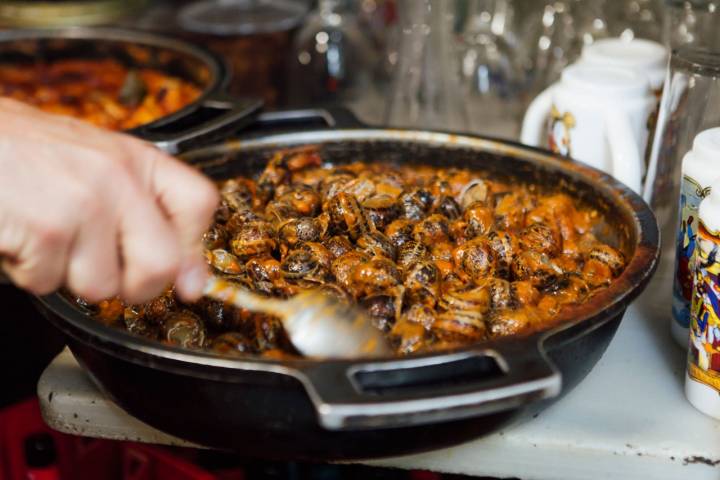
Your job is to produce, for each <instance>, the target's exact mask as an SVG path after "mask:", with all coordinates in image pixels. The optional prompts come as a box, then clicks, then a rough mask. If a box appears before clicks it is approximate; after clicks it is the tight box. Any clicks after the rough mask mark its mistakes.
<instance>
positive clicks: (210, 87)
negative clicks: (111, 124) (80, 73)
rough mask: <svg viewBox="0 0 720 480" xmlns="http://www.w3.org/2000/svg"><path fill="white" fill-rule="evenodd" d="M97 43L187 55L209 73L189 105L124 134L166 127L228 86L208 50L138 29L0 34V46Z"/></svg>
mask: <svg viewBox="0 0 720 480" xmlns="http://www.w3.org/2000/svg"><path fill="white" fill-rule="evenodd" d="M53 39H67V40H98V41H104V42H118V43H120V42H122V43H131V44H136V45H142V46H147V47H154V48H162V49H166V50H172V51H174V52H177V53H183V54H187V55H190V56H191V57H193V58H195V59H197V60H198V61H200V62H201V63H203V64H204V65H205V66H206V67H207V68H208V70H209V71H210V81H209V82H208V84H207V85H206V86H204V88H203V91H202V93H201V94H200V96H199V97H198V98H197V99H196V100H195V101H194V102H192V103H190V104H188V105H186V106H184V107H183V108H181V109H180V110H177V111H176V112H173V113H171V114H169V115H165V116H163V117H160V118H158V119H155V120H153V121H152V122H149V123H146V124H143V125H140V126H138V127H136V128H133V129H131V130H128V131H127V132H128V133H134V132H136V131H140V129H148V128H153V127H154V126H156V125H160V124H163V125H165V124H168V123H171V122H172V121H174V120H176V119H179V118H182V117H185V116H186V115H189V114H191V112H193V111H194V110H195V108H196V107H197V105H199V104H200V103H202V102H203V101H204V100H206V99H207V98H208V97H209V96H210V95H212V94H213V93H216V92H219V91H224V90H225V89H226V88H227V86H228V85H229V84H230V80H231V79H232V76H231V74H230V69H229V68H228V66H227V64H226V63H225V62H224V61H223V60H222V59H221V58H220V57H219V56H218V55H216V54H214V53H212V52H211V51H209V50H207V49H205V48H203V47H200V46H198V45H194V44H192V43H189V42H186V41H184V40H180V39H177V38H172V37H167V36H163V35H158V34H155V33H149V32H146V31H142V30H132V29H129V28H117V27H68V28H28V29H12V30H4V31H0V44H6V43H11V42H14V41H27V40H53Z"/></svg>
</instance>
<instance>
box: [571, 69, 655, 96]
mask: <svg viewBox="0 0 720 480" xmlns="http://www.w3.org/2000/svg"><path fill="white" fill-rule="evenodd" d="M561 82H562V83H563V84H564V85H567V86H569V87H571V88H575V89H578V90H583V91H585V92H589V93H595V94H602V95H611V96H613V97H627V98H644V97H645V96H646V95H647V94H648V93H649V91H650V84H649V82H648V79H647V77H646V76H645V75H641V74H639V73H637V72H635V71H633V70H628V69H621V68H617V67H606V66H599V65H591V64H587V63H576V64H574V65H570V66H569V67H567V68H566V69H565V70H563V72H562V79H561Z"/></svg>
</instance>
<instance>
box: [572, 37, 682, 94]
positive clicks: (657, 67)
mask: <svg viewBox="0 0 720 480" xmlns="http://www.w3.org/2000/svg"><path fill="white" fill-rule="evenodd" d="M582 60H583V61H585V62H588V63H592V64H597V65H608V66H614V67H623V68H631V69H633V70H637V71H640V72H643V73H645V74H646V75H648V76H649V77H650V83H651V86H652V88H660V87H662V83H663V81H664V79H665V69H666V68H667V61H668V51H667V49H666V48H665V47H664V46H663V45H661V44H660V43H657V42H653V41H651V40H645V39H642V38H634V39H631V40H625V39H621V38H603V39H601V40H597V41H595V42H594V43H592V44H590V45H586V46H585V47H584V48H583V52H582Z"/></svg>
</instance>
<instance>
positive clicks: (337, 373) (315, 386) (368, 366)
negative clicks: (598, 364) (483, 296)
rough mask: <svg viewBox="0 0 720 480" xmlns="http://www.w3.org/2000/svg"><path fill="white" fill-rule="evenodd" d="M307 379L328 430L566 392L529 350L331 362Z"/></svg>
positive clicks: (403, 423) (306, 373) (409, 421)
mask: <svg viewBox="0 0 720 480" xmlns="http://www.w3.org/2000/svg"><path fill="white" fill-rule="evenodd" d="M301 373H302V375H301V377H300V380H301V381H302V382H303V383H304V385H305V388H306V389H307V391H308V394H309V396H310V398H311V400H312V402H313V404H314V406H315V409H316V411H317V415H318V419H319V421H320V424H321V425H322V426H323V427H324V428H326V429H328V430H361V429H373V428H397V427H409V426H415V425H424V424H429V423H436V422H442V421H451V420H460V419H463V418H468V417H473V416H478V415H486V414H491V413H496V412H500V411H505V410H511V409H514V408H518V407H520V406H522V405H524V404H526V403H529V402H532V401H536V400H541V399H544V398H550V397H554V396H556V395H558V394H559V393H560V388H561V376H560V374H559V372H558V371H557V369H556V368H555V366H554V365H552V364H551V363H550V362H549V360H548V359H547V358H546V356H545V354H544V353H543V352H542V351H541V350H540V347H539V346H538V347H532V346H528V344H523V345H512V344H504V345H500V346H497V347H495V346H493V347H492V348H488V349H484V350H477V351H470V352H460V353H453V354H448V355H443V356H440V357H437V356H429V357H421V358H414V359H402V360H397V361H391V362H387V361H383V362H375V363H373V362H365V363H362V364H357V363H352V362H325V363H321V364H317V365H314V366H312V367H307V368H305V369H303V371H302V372H301Z"/></svg>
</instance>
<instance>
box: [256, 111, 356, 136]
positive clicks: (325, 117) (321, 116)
mask: <svg viewBox="0 0 720 480" xmlns="http://www.w3.org/2000/svg"><path fill="white" fill-rule="evenodd" d="M364 127H367V125H366V124H365V123H363V122H361V121H360V120H359V119H358V118H357V117H356V116H355V114H354V113H353V112H352V111H350V110H349V109H347V108H345V107H340V106H331V107H322V108H301V109H296V110H277V111H270V112H262V113H261V114H260V115H258V116H257V117H256V119H255V122H254V123H253V124H252V125H251V126H249V127H248V128H247V129H246V130H245V131H244V132H243V133H246V132H262V133H267V131H268V130H273V131H278V130H282V131H287V130H292V131H297V130H302V129H303V128H312V129H316V128H340V129H344V128H364Z"/></svg>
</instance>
